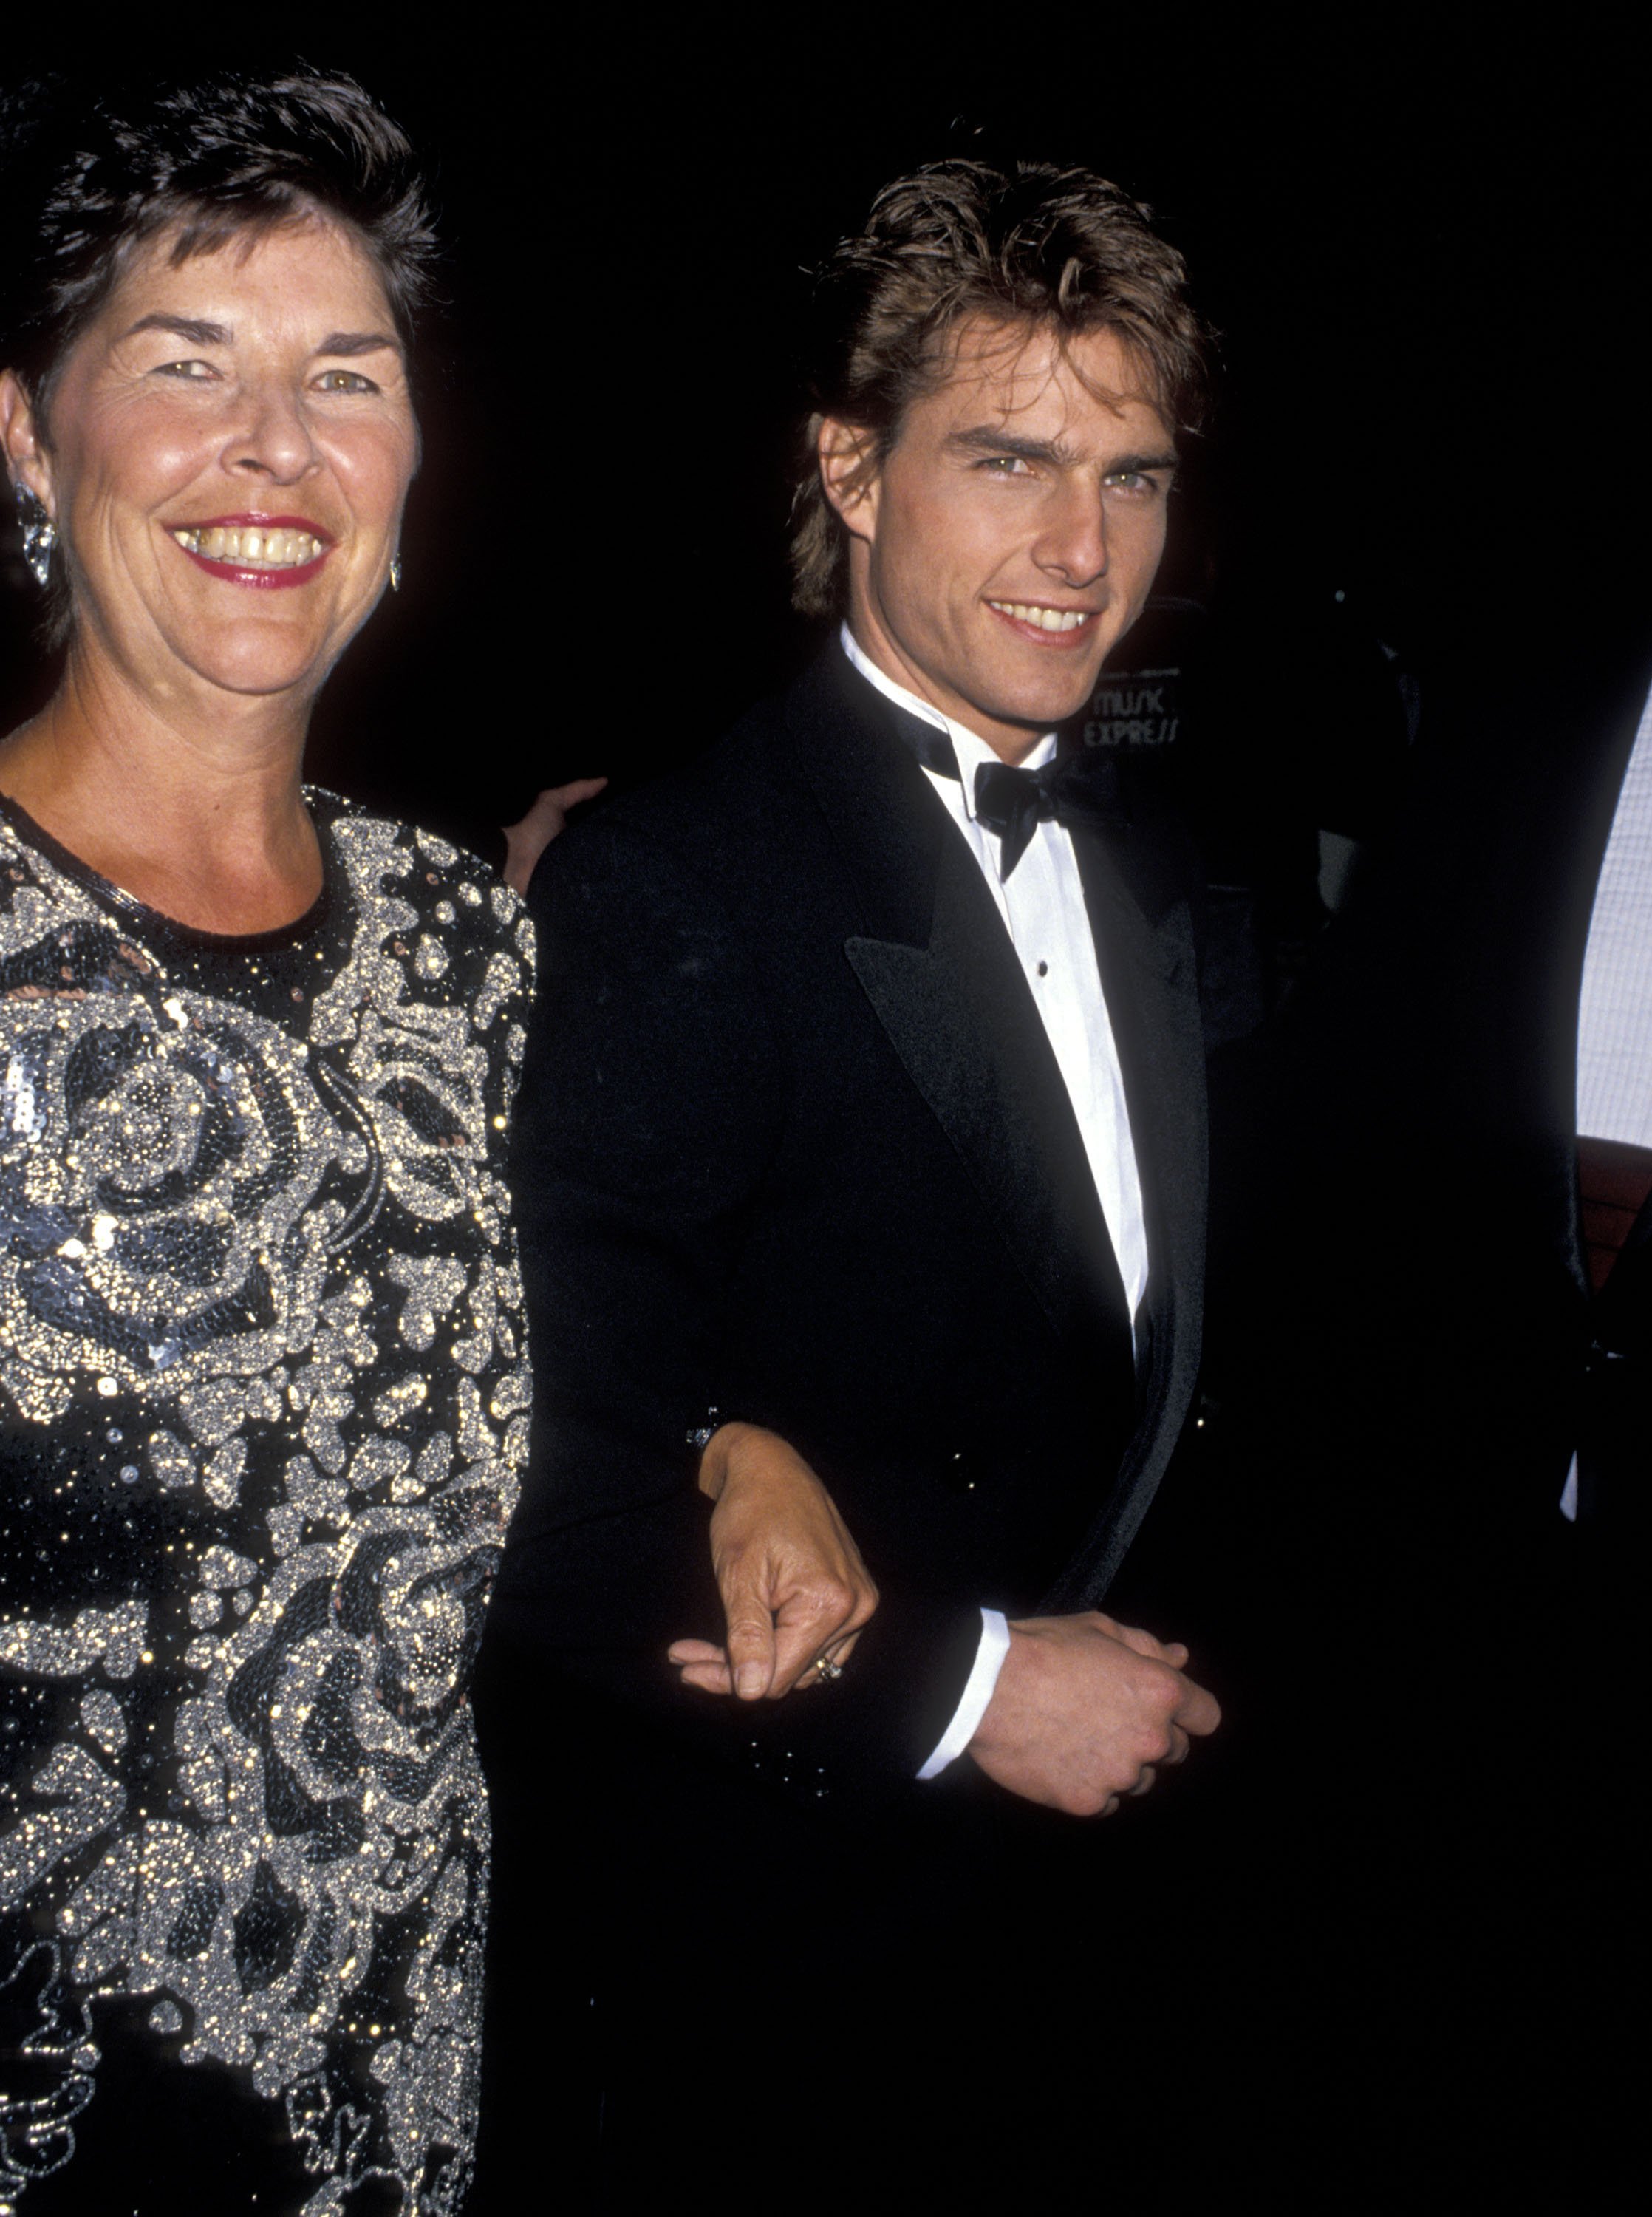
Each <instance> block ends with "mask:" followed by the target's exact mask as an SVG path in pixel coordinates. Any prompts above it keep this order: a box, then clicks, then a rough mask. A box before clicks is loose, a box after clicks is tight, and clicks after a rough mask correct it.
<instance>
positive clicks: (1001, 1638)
mask: <svg viewBox="0 0 1652 2217" xmlns="http://www.w3.org/2000/svg"><path fill="white" fill-rule="evenodd" d="M1008 1652H1009V1626H1008V1623H1007V1622H1006V1621H1005V1619H1004V1616H1003V1615H1002V1611H1000V1610H998V1609H983V1610H982V1612H981V1645H980V1646H978V1647H977V1649H976V1651H975V1662H974V1664H973V1666H972V1667H971V1671H970V1675H969V1677H968V1679H967V1681H966V1682H965V1687H964V1698H963V1699H962V1701H959V1705H958V1707H957V1708H956V1709H955V1710H954V1711H953V1712H952V1722H951V1724H949V1725H948V1726H947V1727H946V1731H945V1732H944V1733H943V1734H942V1735H941V1739H940V1745H939V1746H938V1747H937V1748H936V1750H935V1751H934V1754H933V1755H932V1756H931V1757H930V1758H929V1760H928V1763H925V1764H924V1766H923V1769H922V1770H921V1771H920V1772H919V1773H918V1775H919V1777H920V1778H939V1777H940V1774H941V1772H942V1771H943V1770H945V1769H946V1766H947V1764H948V1763H956V1762H957V1760H958V1758H959V1756H960V1755H962V1754H963V1752H964V1751H965V1748H966V1747H967V1746H968V1745H969V1744H970V1742H971V1740H972V1739H973V1738H975V1734H976V1729H977V1726H978V1725H979V1724H980V1722H981V1720H982V1718H983V1716H985V1714H987V1704H988V1702H989V1701H990V1700H991V1699H992V1692H993V1688H994V1687H995V1686H996V1684H997V1683H998V1673H999V1672H1000V1671H1001V1670H1002V1669H1003V1667H1004V1658H1005V1657H1006V1656H1007V1655H1008Z"/></svg>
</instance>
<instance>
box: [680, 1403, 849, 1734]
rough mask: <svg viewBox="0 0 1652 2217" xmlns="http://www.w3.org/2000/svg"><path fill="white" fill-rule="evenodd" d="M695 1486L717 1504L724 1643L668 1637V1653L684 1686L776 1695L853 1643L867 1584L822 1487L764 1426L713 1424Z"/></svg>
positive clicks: (716, 1565)
mask: <svg viewBox="0 0 1652 2217" xmlns="http://www.w3.org/2000/svg"><path fill="white" fill-rule="evenodd" d="M700 1491H702V1492H703V1493H708V1494H710V1495H711V1497H712V1499H713V1500H714V1501H715V1502H716V1503H717V1507H716V1509H715V1510H713V1511H712V1567H713V1569H714V1570H715V1571H716V1572H717V1583H718V1591H719V1592H720V1593H721V1594H722V1596H723V1608H724V1615H726V1617H727V1620H728V1645H727V1646H725V1647H718V1646H714V1645H713V1644H712V1641H710V1640H677V1641H676V1642H675V1645H674V1646H672V1648H671V1650H670V1655H671V1660H672V1661H673V1662H674V1663H675V1664H676V1665H677V1667H678V1669H679V1670H681V1674H682V1682H683V1683H684V1685H685V1686H699V1687H700V1688H702V1689H704V1690H705V1691H706V1693H708V1694H728V1693H734V1694H737V1695H738V1696H739V1698H740V1699H741V1700H742V1701H762V1700H763V1699H765V1698H767V1699H768V1700H769V1701H778V1700H779V1699H780V1696H781V1695H782V1694H789V1693H790V1692H791V1691H792V1688H793V1687H794V1686H795V1685H797V1683H798V1681H799V1679H803V1678H804V1675H805V1673H808V1672H811V1671H812V1670H814V1667H815V1665H816V1664H817V1663H818V1662H819V1661H820V1659H821V1658H822V1657H825V1658H827V1659H828V1660H829V1661H830V1662H832V1663H835V1664H842V1663H843V1662H844V1661H845V1660H846V1659H847V1658H848V1656H849V1655H851V1654H852V1653H853V1652H854V1643H855V1639H856V1636H857V1635H858V1633H860V1628H861V1627H862V1626H863V1625H864V1624H865V1623H866V1621H867V1619H868V1618H869V1617H870V1616H871V1615H872V1611H873V1610H874V1609H876V1608H877V1606H878V1589H877V1587H876V1586H875V1585H874V1584H872V1579H871V1577H870V1576H869V1575H868V1573H867V1570H866V1565H865V1564H864V1563H863V1562H862V1561H861V1559H860V1550H859V1548H857V1547H856V1546H855V1544H854V1541H853V1540H852V1539H851V1538H850V1537H849V1534H848V1528H847V1527H846V1526H845V1524H844V1522H843V1520H842V1518H841V1516H839V1515H838V1513H837V1507H836V1504H835V1502H834V1501H833V1499H832V1497H831V1495H830V1494H829V1493H828V1492H827V1491H826V1489H825V1487H824V1486H823V1485H822V1484H821V1482H820V1480H819V1479H817V1477H816V1476H815V1473H814V1472H813V1471H812V1470H811V1469H810V1467H809V1466H808V1464H807V1463H806V1462H804V1460H803V1458H802V1456H801V1455H799V1454H794V1453H793V1452H792V1449H791V1448H789V1447H788V1446H787V1445H786V1442H785V1441H784V1440H783V1439H781V1438H780V1437H779V1436H777V1435H776V1434H775V1433H774V1432H766V1431H764V1430H761V1427H760V1426H758V1425H756V1424H724V1426H723V1427H722V1429H721V1430H719V1431H717V1432H715V1433H713V1435H712V1438H711V1440H710V1442H709V1443H708V1444H707V1446H706V1452H705V1454H704V1455H703V1456H702V1457H701V1460H700ZM807 1683H810V1684H813V1683H817V1679H815V1678H813V1677H811V1678H809V1679H808V1680H807Z"/></svg>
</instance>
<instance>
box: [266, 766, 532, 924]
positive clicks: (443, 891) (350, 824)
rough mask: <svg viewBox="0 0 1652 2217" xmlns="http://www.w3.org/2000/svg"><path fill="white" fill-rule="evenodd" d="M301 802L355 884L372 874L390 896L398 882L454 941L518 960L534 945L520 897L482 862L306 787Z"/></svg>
mask: <svg viewBox="0 0 1652 2217" xmlns="http://www.w3.org/2000/svg"><path fill="white" fill-rule="evenodd" d="M305 800H307V801H308V802H309V805H310V812H311V816H312V817H313V818H314V819H315V822H316V825H317V830H318V831H320V832H321V834H322V837H323V838H324V840H325V841H327V842H328V843H329V844H330V845H331V846H332V848H333V849H335V851H336V854H337V855H338V858H339V860H340V861H341V862H342V864H343V865H344V867H345V868H346V870H347V871H348V873H349V874H350V875H351V876H352V877H353V878H355V877H359V876H361V875H362V874H370V875H371V876H372V877H373V879H375V880H377V882H378V883H379V884H380V885H382V886H385V890H386V891H391V892H393V891H394V890H395V889H396V884H397V880H400V881H401V882H402V884H403V885H404V886H405V887H406V889H407V891H408V892H410V893H411V894H413V895H414V896H415V897H416V900H417V905H419V907H420V908H421V909H422V910H428V911H432V912H433V917H434V920H435V922H436V923H438V924H440V925H441V926H443V927H445V928H446V929H447V931H448V932H450V933H451V934H453V935H454V936H459V937H463V938H467V939H471V940H482V941H488V942H496V943H508V944H509V945H510V946H512V947H513V948H516V949H517V951H518V952H521V951H522V941H523V937H524V935H525V934H526V935H527V936H529V937H530V939H531V935H532V931H533V926H532V924H531V923H530V922H529V921H528V917H527V910H526V908H525V906H524V905H523V901H522V898H521V894H520V893H518V892H515V890H514V888H513V887H511V886H508V885H507V884H506V883H505V881H504V880H503V879H502V877H501V876H500V874H499V873H498V871H497V870H496V869H495V868H494V867H493V865H492V863H491V862H487V861H484V860H483V858H482V857H481V855H474V854H472V852H471V851H470V849H468V848H466V847H460V846H458V845H456V844H455V843H454V842H453V840H451V839H445V838H443V837H441V834H440V833H439V832H435V831H427V830H426V829H425V827H424V826H423V825H422V824H415V823H412V822H410V821H409V820H408V819H407V818H403V817H397V816H382V815H379V814H378V813H377V812H375V811H374V810H373V809H370V808H367V807H366V806H363V805H362V803H361V802H360V801H357V800H350V799H348V797H347V796H346V795H345V794H338V793H332V792H330V791H329V790H328V789H327V787H324V786H314V785H307V786H306V787H305Z"/></svg>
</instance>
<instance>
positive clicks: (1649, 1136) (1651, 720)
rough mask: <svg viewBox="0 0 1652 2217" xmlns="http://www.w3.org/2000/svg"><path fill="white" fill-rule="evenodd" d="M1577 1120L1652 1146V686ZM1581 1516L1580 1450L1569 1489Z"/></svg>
mask: <svg viewBox="0 0 1652 2217" xmlns="http://www.w3.org/2000/svg"><path fill="white" fill-rule="evenodd" d="M1577 1129H1578V1135H1579V1137H1580V1138H1582V1139H1619V1140H1622V1141H1624V1143H1625V1144H1626V1145H1628V1146H1632V1147H1652V694H1649V695H1648V696H1647V702H1646V706H1645V707H1644V708H1643V710H1642V711H1641V721H1640V727H1639V729H1638V730H1637V732H1636V734H1635V744H1634V748H1633V750H1631V752H1630V757H1629V767H1628V769H1625V771H1624V781H1623V784H1622V786H1621V787H1619V788H1618V806H1617V809H1616V811H1615V812H1614V813H1613V816H1612V836H1611V837H1610V838H1609V839H1608V840H1607V842H1606V859H1605V861H1603V862H1602V863H1601V865H1600V880H1599V882H1598V884H1597V885H1596V886H1595V889H1594V909H1593V913H1592V914H1591V916H1590V917H1589V944H1588V949H1587V953H1586V954H1585V955H1584V957H1583V991H1582V993H1581V996H1580V997H1579V999H1578V1004H1577ZM1560 1511H1561V1515H1562V1516H1566V1517H1569V1518H1572V1519H1575V1517H1576V1516H1577V1458H1576V1456H1575V1455H1574V1456H1573V1458H1572V1467H1571V1468H1570V1470H1569V1471H1568V1473H1566V1486H1565V1491H1563V1493H1562V1495H1561V1497H1560Z"/></svg>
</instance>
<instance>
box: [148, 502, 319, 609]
mask: <svg viewBox="0 0 1652 2217" xmlns="http://www.w3.org/2000/svg"><path fill="white" fill-rule="evenodd" d="M249 530H250V531H261V532H264V533H269V532H272V531H302V532H304V533H305V534H307V535H308V536H309V537H310V538H311V539H314V540H317V541H318V542H319V544H320V547H321V552H320V553H319V554H317V555H316V556H315V557H314V559H312V560H311V561H308V562H295V563H292V564H284V565H282V566H281V567H280V568H279V569H260V568H257V567H256V566H255V565H253V564H252V563H251V562H249V561H247V560H245V559H237V557H235V556H233V555H229V556H225V555H213V554H202V553H197V552H196V550H195V548H194V547H186V546H184V545H182V542H181V541H180V540H178V538H177V537H176V534H177V533H178V532H180V531H191V532H194V533H196V534H200V536H202V537H204V536H205V535H206V533H207V532H209V531H249ZM167 536H168V537H169V538H170V539H171V540H172V544H173V545H174V546H175V547H177V549H178V552H179V553H180V554H187V555H188V558H189V559H190V560H191V561H192V562H193V563H194V565H196V567H197V568H198V569H201V570H205V571H206V574H207V575H208V577H221V578H223V579H224V580H225V583H226V584H231V585H251V586H254V587H256V589H258V590H261V591H272V590H276V589H277V588H279V587H281V586H286V585H305V584H309V582H310V580H311V577H315V576H317V574H318V572H319V571H320V570H321V567H322V565H323V564H324V562H325V561H326V559H327V557H328V556H329V554H330V553H332V551H333V544H334V541H333V534H332V533H331V532H330V531H324V530H323V528H322V527H321V525H320V524H318V523H312V522H311V521H310V519H309V517H308V516H253V515H249V516H206V517H203V519H202V520H201V521H200V522H199V523H188V524H184V523H176V524H171V525H169V526H168V528H167Z"/></svg>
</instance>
